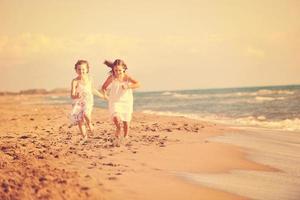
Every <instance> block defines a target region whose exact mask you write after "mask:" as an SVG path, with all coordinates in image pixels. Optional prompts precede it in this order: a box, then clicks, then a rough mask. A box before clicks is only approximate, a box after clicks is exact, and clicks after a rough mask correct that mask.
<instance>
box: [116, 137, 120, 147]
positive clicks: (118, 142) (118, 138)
mask: <svg viewBox="0 0 300 200" xmlns="http://www.w3.org/2000/svg"><path fill="white" fill-rule="evenodd" d="M120 145H121V139H120V137H115V138H114V146H116V147H120Z"/></svg>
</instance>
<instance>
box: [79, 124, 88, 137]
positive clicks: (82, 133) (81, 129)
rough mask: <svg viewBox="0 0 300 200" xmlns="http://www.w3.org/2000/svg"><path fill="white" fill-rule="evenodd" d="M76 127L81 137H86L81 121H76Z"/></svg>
mask: <svg viewBox="0 0 300 200" xmlns="http://www.w3.org/2000/svg"><path fill="white" fill-rule="evenodd" d="M78 127H79V131H80V133H81V135H82V136H83V138H85V139H86V138H87V135H86V130H85V126H84V123H83V121H80V122H78Z"/></svg>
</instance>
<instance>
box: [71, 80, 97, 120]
mask: <svg viewBox="0 0 300 200" xmlns="http://www.w3.org/2000/svg"><path fill="white" fill-rule="evenodd" d="M76 93H79V95H80V98H79V99H74V100H73V103H72V112H71V121H72V124H73V125H77V124H78V122H79V121H83V120H84V115H86V116H88V117H90V116H91V112H92V109H93V105H94V96H93V92H92V82H91V81H90V82H89V83H87V84H82V83H80V82H78V85H77V87H76Z"/></svg>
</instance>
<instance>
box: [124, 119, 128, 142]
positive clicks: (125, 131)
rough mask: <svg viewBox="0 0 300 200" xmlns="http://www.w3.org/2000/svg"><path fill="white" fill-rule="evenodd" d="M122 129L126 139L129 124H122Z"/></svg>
mask: <svg viewBox="0 0 300 200" xmlns="http://www.w3.org/2000/svg"><path fill="white" fill-rule="evenodd" d="M123 128H124V137H125V138H126V137H127V135H128V133H129V122H125V121H124V122H123Z"/></svg>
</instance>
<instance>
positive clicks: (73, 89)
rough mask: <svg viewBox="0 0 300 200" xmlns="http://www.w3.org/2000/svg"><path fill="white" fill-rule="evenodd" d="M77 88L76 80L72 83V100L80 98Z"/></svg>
mask: <svg viewBox="0 0 300 200" xmlns="http://www.w3.org/2000/svg"><path fill="white" fill-rule="evenodd" d="M76 86H77V81H76V80H75V79H74V80H72V83H71V98H72V99H78V98H80V96H79V94H78V93H77V94H76Z"/></svg>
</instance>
